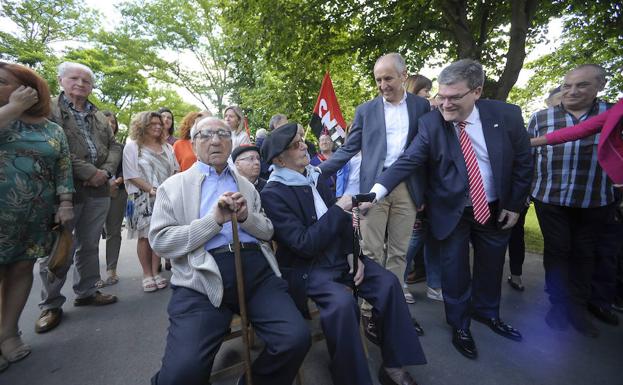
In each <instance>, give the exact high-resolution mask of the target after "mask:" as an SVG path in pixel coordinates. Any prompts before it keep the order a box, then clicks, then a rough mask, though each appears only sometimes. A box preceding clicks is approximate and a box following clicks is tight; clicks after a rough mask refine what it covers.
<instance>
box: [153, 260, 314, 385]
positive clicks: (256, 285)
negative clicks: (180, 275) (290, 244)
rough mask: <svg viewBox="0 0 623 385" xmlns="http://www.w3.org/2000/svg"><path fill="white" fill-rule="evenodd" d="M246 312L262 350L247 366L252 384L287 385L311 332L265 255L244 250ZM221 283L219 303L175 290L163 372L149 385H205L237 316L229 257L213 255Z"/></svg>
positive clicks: (305, 350) (291, 380)
mask: <svg viewBox="0 0 623 385" xmlns="http://www.w3.org/2000/svg"><path fill="white" fill-rule="evenodd" d="M242 257H243V268H244V277H245V291H246V300H247V313H248V317H249V320H250V322H251V323H252V324H253V327H254V330H255V332H256V333H257V334H258V336H259V337H260V338H261V339H262V340H263V341H265V342H266V347H265V349H264V350H263V351H262V353H260V355H259V357H257V359H256V360H255V361H254V362H253V365H252V367H251V370H252V373H253V383H254V384H265V385H269V384H270V385H274V384H281V385H291V384H292V382H293V381H294V378H295V377H296V374H297V372H298V369H299V367H300V365H301V364H302V362H303V359H304V358H305V354H306V353H307V351H308V350H309V347H310V344H311V341H310V336H309V328H308V327H307V324H306V322H305V320H304V319H303V317H302V316H301V314H300V312H299V311H298V309H297V308H296V306H295V305H294V302H293V301H292V299H291V297H290V295H289V294H288V293H287V284H286V282H285V281H284V280H282V279H281V278H278V277H277V276H275V274H274V273H273V271H272V270H271V269H270V267H269V266H268V263H267V262H266V259H265V258H264V256H263V255H262V254H261V253H260V252H257V251H249V252H242ZM215 259H216V261H217V264H218V266H219V269H220V272H221V276H222V278H223V282H224V296H223V303H222V304H221V306H220V307H218V308H216V307H214V306H213V305H212V303H211V302H210V301H209V299H208V297H207V296H205V295H203V294H201V293H199V292H196V291H194V290H191V289H188V288H185V287H173V295H172V297H171V301H170V302H169V307H168V313H169V321H170V326H169V334H168V336H167V346H166V349H165V353H164V358H163V359H162V368H161V369H160V372H158V373H157V374H156V375H155V376H154V377H153V378H152V385H169V384H179V385H205V384H208V383H209V378H210V372H211V371H212V364H213V362H214V357H215V356H216V353H217V351H218V349H219V347H220V346H221V343H222V341H223V337H224V336H225V335H226V333H227V331H228V329H229V324H230V322H231V319H232V316H233V314H234V313H238V312H239V308H238V295H237V290H236V279H235V269H234V258H233V253H223V254H219V255H215Z"/></svg>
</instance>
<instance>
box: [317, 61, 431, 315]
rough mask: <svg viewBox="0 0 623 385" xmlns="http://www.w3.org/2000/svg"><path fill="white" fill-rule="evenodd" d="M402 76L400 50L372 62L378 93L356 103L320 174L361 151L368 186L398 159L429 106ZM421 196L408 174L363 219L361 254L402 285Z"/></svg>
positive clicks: (329, 172) (362, 174) (364, 182)
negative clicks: (350, 120) (345, 135)
mask: <svg viewBox="0 0 623 385" xmlns="http://www.w3.org/2000/svg"><path fill="white" fill-rule="evenodd" d="M406 78H407V71H406V66H405V61H404V59H403V58H402V57H401V56H400V55H399V54H397V53H390V54H387V55H384V56H381V57H380V58H379V59H378V60H377V61H376V64H375V65H374V80H375V81H376V85H377V87H378V89H379V96H377V97H376V98H374V99H373V100H370V101H368V102H366V103H364V104H362V105H360V106H358V107H357V110H356V111H355V118H354V120H353V124H352V126H351V129H350V132H349V134H348V138H347V140H346V143H345V144H344V145H343V146H342V147H341V148H340V149H338V150H337V151H336V152H335V153H334V154H333V156H331V158H330V159H328V160H326V161H325V162H323V163H322V164H321V165H320V169H321V170H322V173H323V174H324V175H333V174H335V173H336V172H337V171H338V170H339V169H340V168H342V167H343V166H344V165H345V164H346V163H347V162H348V161H349V160H350V158H352V157H353V156H355V155H357V153H359V151H361V153H362V160H361V171H360V179H359V181H360V190H361V191H369V190H370V188H371V187H372V185H373V184H374V181H375V180H376V178H377V177H378V176H379V175H380V174H381V172H382V171H383V170H385V169H386V168H388V167H389V166H391V165H392V163H394V161H396V159H398V157H399V156H400V155H401V154H402V153H403V151H404V150H405V148H407V146H408V145H409V143H411V141H412V140H413V137H414V136H415V133H416V132H417V119H418V118H419V117H420V116H422V115H424V114H425V113H427V112H429V111H430V104H429V103H428V101H427V100H426V99H424V98H421V97H419V96H415V95H412V94H409V93H407V92H406V91H405V88H404V83H405V81H406ZM421 201H423V195H422V193H421V191H418V190H417V189H416V185H415V178H414V177H409V178H406V180H405V181H404V183H399V184H398V186H396V188H395V189H394V190H393V191H392V192H391V193H390V194H389V196H388V197H387V199H385V200H384V201H383V202H382V203H380V204H379V205H377V206H375V207H374V208H372V209H371V210H370V211H369V212H368V213H367V214H366V216H365V217H364V218H362V222H361V232H362V236H363V240H364V245H363V249H364V252H365V254H366V255H368V256H370V257H371V258H372V259H374V260H375V261H376V262H378V263H379V264H381V265H382V266H385V267H386V268H387V269H388V270H390V271H391V272H392V273H394V274H395V275H396V277H397V278H398V280H399V281H400V284H401V285H403V286H404V272H405V267H406V255H407V249H408V246H409V238H410V236H411V229H412V228H413V224H414V222H415V211H416V210H415V207H416V204H417V205H419V204H421ZM390 218H391V219H390ZM385 234H387V260H385V258H384V249H383V245H384V244H385ZM404 295H405V299H406V300H407V302H408V303H414V300H413V296H412V295H411V293H409V292H408V291H407V290H406V289H404ZM362 309H364V310H365V308H362ZM364 313H365V312H364Z"/></svg>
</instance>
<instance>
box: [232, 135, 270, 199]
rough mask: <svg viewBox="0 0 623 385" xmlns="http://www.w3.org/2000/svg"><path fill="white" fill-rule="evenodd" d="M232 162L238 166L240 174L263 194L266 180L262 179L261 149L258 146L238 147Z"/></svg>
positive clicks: (233, 153)
mask: <svg viewBox="0 0 623 385" xmlns="http://www.w3.org/2000/svg"><path fill="white" fill-rule="evenodd" d="M231 160H232V162H234V164H235V165H236V170H237V171H238V174H240V175H242V176H243V177H245V178H247V180H248V181H249V182H251V183H252V184H253V186H255V189H256V190H257V192H258V193H259V192H262V189H263V188H264V186H265V185H266V179H263V178H260V163H261V160H260V149H259V148H257V147H256V146H239V147H236V149H235V150H234V151H232V153H231Z"/></svg>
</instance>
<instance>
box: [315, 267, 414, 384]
mask: <svg viewBox="0 0 623 385" xmlns="http://www.w3.org/2000/svg"><path fill="white" fill-rule="evenodd" d="M364 263H365V271H364V277H365V278H364V281H363V282H362V284H361V285H360V286H359V295H360V296H361V297H363V298H365V299H366V301H368V302H369V303H370V304H371V305H372V306H373V309H372V313H373V314H374V315H375V316H376V320H377V325H378V329H379V331H380V332H381V334H382V346H381V351H382V356H383V363H382V365H384V366H386V367H402V366H408V365H419V364H425V363H426V359H425V357H424V352H423V351H422V347H421V346H420V341H419V339H418V336H417V333H416V331H415V328H414V327H413V322H412V321H411V315H410V314H409V309H408V308H407V304H406V303H405V301H404V295H403V293H402V287H400V283H399V282H398V279H397V278H396V276H395V275H394V274H392V273H391V272H389V271H387V270H385V269H384V268H382V267H381V266H380V265H379V264H378V263H376V262H374V261H372V260H371V259H370V258H367V257H366V258H364ZM343 273H344V269H339V268H338V269H336V268H335V267H333V268H330V267H328V268H323V267H314V268H313V270H311V271H310V273H309V275H308V280H307V295H308V296H309V298H311V299H312V300H313V301H314V302H315V303H316V306H318V310H319V311H320V323H321V325H322V330H323V332H324V335H325V338H326V341H327V347H328V349H329V356H330V358H331V365H330V370H331V377H332V379H333V383H334V384H340V385H367V384H370V385H371V384H373V382H372V379H371V378H370V372H369V370H368V362H367V360H366V356H365V353H364V350H363V342H362V341H361V335H360V333H359V308H358V306H357V302H356V301H355V297H354V296H353V292H352V291H351V289H350V287H349V286H348V285H347V284H346V282H344V279H348V278H347V277H349V276H348V275H344V274H343Z"/></svg>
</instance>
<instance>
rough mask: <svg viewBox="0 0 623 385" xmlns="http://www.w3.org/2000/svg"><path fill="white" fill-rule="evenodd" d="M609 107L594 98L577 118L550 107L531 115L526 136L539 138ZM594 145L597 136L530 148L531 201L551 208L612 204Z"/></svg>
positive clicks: (609, 104) (608, 184)
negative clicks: (531, 162)
mask: <svg viewBox="0 0 623 385" xmlns="http://www.w3.org/2000/svg"><path fill="white" fill-rule="evenodd" d="M611 106H612V104H611V103H606V102H604V101H600V100H598V99H596V100H595V102H594V104H593V106H592V107H591V109H590V110H589V111H588V112H587V113H586V114H584V115H582V116H581V117H580V118H579V119H577V118H576V117H575V116H573V115H572V114H571V113H569V112H567V111H566V110H565V109H564V107H563V105H562V104H560V105H558V106H554V107H550V108H548V109H545V110H541V111H539V112H537V113H535V114H533V115H532V117H531V118H530V123H529V124H528V133H529V134H530V136H532V137H536V136H543V135H545V134H548V133H550V132H553V131H555V130H558V129H561V128H564V127H568V126H573V125H575V124H578V123H580V122H582V121H584V120H586V119H588V118H590V117H592V116H595V115H598V114H601V113H602V112H604V111H606V110H607V109H608V108H610V107H611ZM598 142H599V134H597V135H593V136H588V137H586V138H583V139H580V140H576V141H573V142H567V143H563V144H560V145H556V146H542V147H535V148H533V149H532V155H533V160H534V179H533V180H532V194H531V195H532V198H534V199H536V200H538V201H541V202H544V203H548V204H552V205H558V206H567V207H580V208H589V207H601V206H606V205H608V204H610V203H612V202H614V191H613V187H612V183H611V181H610V179H608V177H607V176H606V173H605V172H604V171H603V170H602V168H601V166H600V165H599V163H598V162H597V143H598Z"/></svg>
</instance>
